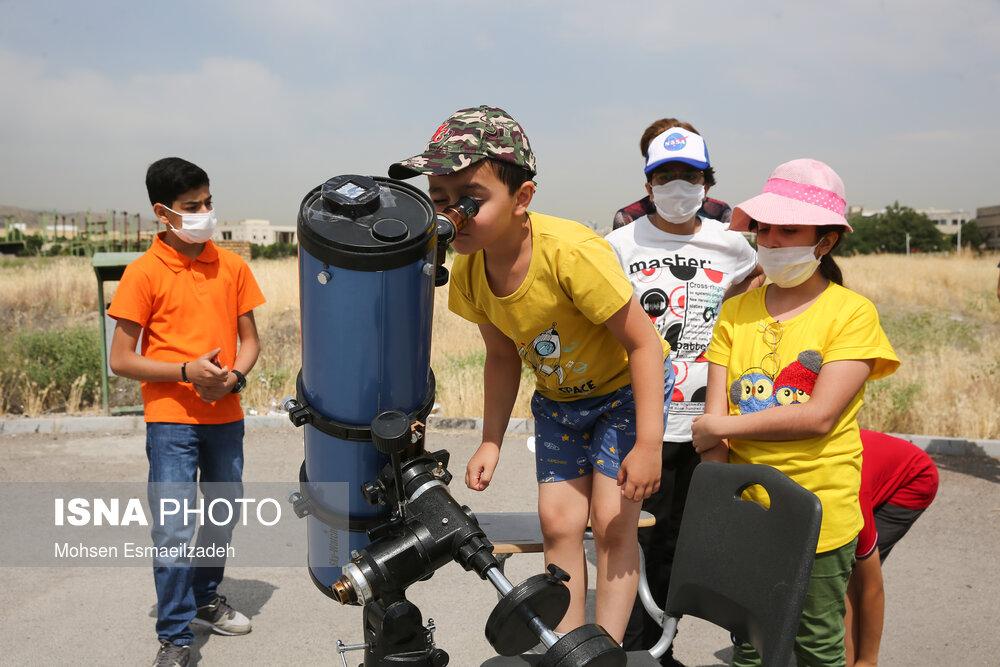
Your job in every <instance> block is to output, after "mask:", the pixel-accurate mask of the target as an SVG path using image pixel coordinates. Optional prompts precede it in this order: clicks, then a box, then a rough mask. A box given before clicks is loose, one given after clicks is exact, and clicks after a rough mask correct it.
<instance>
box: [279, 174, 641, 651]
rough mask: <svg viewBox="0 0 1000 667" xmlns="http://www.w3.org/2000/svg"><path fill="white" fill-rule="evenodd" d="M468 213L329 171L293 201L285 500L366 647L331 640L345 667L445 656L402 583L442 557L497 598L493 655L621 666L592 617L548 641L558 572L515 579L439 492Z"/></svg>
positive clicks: (320, 582) (443, 483) (562, 605)
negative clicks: (442, 327)
mask: <svg viewBox="0 0 1000 667" xmlns="http://www.w3.org/2000/svg"><path fill="white" fill-rule="evenodd" d="M477 212H478V204H477V202H476V201H475V200H474V199H472V198H470V197H463V198H462V199H461V200H459V202H458V203H456V204H455V205H454V206H451V207H449V208H448V209H446V210H445V211H443V212H442V213H440V214H435V213H434V210H433V207H432V205H431V203H430V201H429V200H428V199H427V197H426V196H425V195H424V194H423V193H422V192H420V191H419V190H416V189H415V188H413V187H411V186H408V185H406V184H405V183H400V182H398V181H392V180H389V179H381V178H371V177H365V176H357V175H345V176H339V177H336V178H332V179H330V180H329V181H327V182H326V183H324V184H323V185H321V186H319V187H317V188H314V189H313V190H312V191H311V192H309V194H307V195H306V197H305V199H304V200H303V202H302V205H301V206H300V210H299V219H298V233H299V285H300V305H301V324H302V362H303V363H302V370H301V371H300V373H299V376H298V380H297V389H296V396H295V398H291V397H290V398H288V399H286V400H285V401H284V403H283V406H284V407H285V409H286V410H287V411H288V416H289V419H290V420H291V421H292V423H293V424H295V425H296V426H301V427H303V438H304V444H305V460H304V462H303V465H302V468H301V470H300V474H299V491H298V492H296V493H294V494H292V496H291V497H290V499H291V500H292V502H293V504H294V507H295V511H296V513H297V514H298V515H299V516H301V517H306V521H307V531H308V536H309V572H310V575H311V576H312V579H313V582H314V583H315V584H316V585H317V587H319V589H320V590H321V591H323V592H324V593H325V594H326V595H328V596H330V597H331V598H333V599H335V600H337V601H338V602H340V603H342V604H354V605H361V606H363V607H364V611H363V624H364V643H362V644H358V645H354V646H347V645H344V644H343V643H340V642H338V650H339V651H340V656H341V659H342V661H343V664H344V665H345V667H346V666H347V658H346V656H345V652H346V651H350V650H355V649H356V650H361V649H363V650H364V663H363V665H364V667H388V666H390V665H415V666H428V667H430V666H433V667H441V666H443V665H446V664H448V654H447V653H445V652H444V651H443V650H442V649H440V648H438V647H437V646H435V644H434V641H433V630H434V624H433V621H432V620H429V621H428V624H427V625H426V626H425V625H424V624H423V619H422V616H421V613H420V610H419V609H417V607H416V605H414V604H413V603H412V602H410V601H408V600H407V599H406V597H405V590H406V588H408V587H409V586H410V585H412V584H414V583H416V582H418V581H421V580H424V579H428V578H429V577H430V576H432V575H433V573H434V572H435V571H436V570H437V569H438V568H440V567H442V566H443V565H445V564H447V563H448V562H450V561H452V560H454V561H456V562H458V563H459V564H460V565H462V567H463V568H465V569H466V570H472V571H475V572H476V573H477V574H478V575H479V576H480V577H481V578H483V579H486V580H488V581H490V582H491V583H492V584H493V585H494V587H495V588H496V589H497V591H498V592H499V593H500V594H501V595H502V596H503V597H502V599H501V600H500V602H499V603H498V604H497V606H496V608H495V609H494V610H493V613H492V614H491V615H490V618H489V620H488V621H487V624H486V637H487V639H488V640H489V641H490V643H491V645H492V646H493V647H494V648H495V649H496V651H497V652H498V653H500V654H501V655H506V656H513V655H517V654H519V653H522V652H524V651H526V650H528V649H530V648H532V647H533V646H535V645H536V644H537V643H538V641H539V640H540V641H541V642H542V643H543V644H544V645H545V646H546V647H549V650H548V651H547V652H546V654H545V656H544V657H543V660H542V663H541V664H542V665H546V666H547V667H555V666H559V667H580V666H583V665H593V666H594V667H598V666H604V665H607V666H609V667H610V666H616V667H618V666H621V665H624V664H625V654H624V651H622V649H621V648H620V647H619V646H618V644H617V643H616V642H615V641H614V640H613V639H612V638H611V637H610V636H609V635H607V633H606V632H605V631H604V630H603V628H601V627H600V626H596V625H593V626H584V627H582V628H578V629H577V630H574V631H573V632H571V633H569V634H567V635H566V636H565V637H563V638H562V639H559V638H558V637H556V635H555V634H554V633H553V632H552V631H551V629H550V628H551V627H553V626H554V625H555V624H557V623H558V622H559V621H560V620H561V619H562V617H563V615H564V614H565V612H566V609H567V607H568V605H569V592H568V590H567V589H566V587H565V585H564V583H563V582H564V581H565V580H566V579H568V577H567V575H566V574H565V573H564V572H562V571H561V570H559V568H557V567H555V566H550V571H549V572H547V573H544V574H540V575H536V576H534V577H530V578H529V579H527V580H526V581H524V582H522V583H521V584H518V585H517V586H514V585H512V584H511V582H510V581H509V580H508V579H507V578H506V577H505V576H504V574H503V572H502V570H501V567H500V564H499V563H498V561H497V560H496V558H495V557H494V556H493V553H492V552H493V545H492V544H490V542H489V540H488V539H487V537H486V535H485V533H484V532H483V531H482V529H481V528H480V526H479V523H478V522H477V521H476V518H475V515H474V514H473V512H472V510H470V509H469V508H468V507H465V506H462V505H459V504H458V503H457V502H456V501H455V500H454V498H452V496H451V494H450V493H449V491H448V486H447V485H448V483H449V482H450V480H451V473H449V472H448V469H447V466H448V459H449V456H448V452H447V451H444V450H442V451H438V452H433V453H431V454H428V453H427V452H425V450H424V423H425V422H426V417H427V416H428V414H429V413H430V409H431V406H432V405H433V401H434V393H435V388H434V376H433V373H432V372H431V370H430V364H429V358H430V342H431V341H430V337H431V317H432V312H433V297H434V287H435V286H440V285H443V284H445V283H446V282H447V280H448V272H447V269H445V267H444V256H445V251H446V249H447V246H448V244H449V243H450V242H451V241H452V240H453V239H454V237H455V234H456V233H457V232H458V231H460V230H461V229H462V227H464V225H465V224H466V223H467V221H468V220H469V219H470V218H471V217H473V216H475V214H476V213H477ZM336 488H341V489H343V488H346V493H337V492H336V491H335V489H336ZM347 554H349V555H350V557H349V558H347V557H346V556H347Z"/></svg>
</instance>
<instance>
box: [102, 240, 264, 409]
mask: <svg viewBox="0 0 1000 667" xmlns="http://www.w3.org/2000/svg"><path fill="white" fill-rule="evenodd" d="M164 234H166V232H160V233H159V234H157V236H156V239H155V240H154V241H153V245H152V246H151V247H150V248H149V250H147V251H146V252H144V253H143V254H142V256H141V257H139V258H138V259H137V260H135V261H134V262H132V263H131V264H129V265H128V267H127V268H126V269H125V273H124V275H123V276H122V279H121V282H120V283H119V284H118V289H117V290H116V291H115V296H114V298H113V299H112V301H111V307H110V308H109V309H108V315H110V316H111V317H113V318H115V319H120V320H130V321H132V322H135V323H137V324H139V325H141V326H142V329H143V332H142V356H144V357H149V358H150V359H156V360H158V361H167V362H173V363H178V364H180V363H182V362H185V361H193V360H195V359H197V358H198V357H200V356H201V355H203V354H205V353H206V352H210V351H211V350H214V349H215V348H217V347H218V348H221V351H220V352H219V363H221V364H222V365H223V366H227V367H229V368H232V367H233V362H235V361H236V349H237V347H236V343H237V327H236V320H237V318H238V317H239V316H240V315H243V314H244V313H248V312H250V311H251V310H253V309H254V308H256V307H257V306H259V305H261V304H262V303H264V295H263V294H262V293H261V291H260V287H258V285H257V281H256V280H255V279H254V277H253V273H251V271H250V267H249V266H247V263H246V262H244V261H243V258H241V257H240V256H239V255H237V254H236V253H233V252H230V251H228V250H225V249H223V248H219V247H217V246H216V245H215V244H214V243H212V242H211V241H208V242H207V243H205V248H204V249H203V250H202V251H201V254H200V255H198V257H197V258H195V259H191V258H190V257H185V256H184V255H182V254H180V253H179V252H177V251H176V250H174V249H173V248H171V247H170V246H169V245H167V244H166V243H164V242H163V235H164ZM142 403H143V407H144V408H145V413H146V414H145V417H146V421H147V422H172V423H180V424H228V423H229V422H234V421H237V420H240V419H243V409H242V407H240V397H239V394H227V395H226V396H225V397H223V398H221V399H219V400H218V401H215V402H213V403H206V402H205V401H203V400H201V398H200V397H199V396H198V392H196V391H195V390H194V387H193V386H192V385H190V384H187V383H184V382H143V383H142Z"/></svg>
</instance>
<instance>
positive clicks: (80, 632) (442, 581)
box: [0, 425, 1000, 667]
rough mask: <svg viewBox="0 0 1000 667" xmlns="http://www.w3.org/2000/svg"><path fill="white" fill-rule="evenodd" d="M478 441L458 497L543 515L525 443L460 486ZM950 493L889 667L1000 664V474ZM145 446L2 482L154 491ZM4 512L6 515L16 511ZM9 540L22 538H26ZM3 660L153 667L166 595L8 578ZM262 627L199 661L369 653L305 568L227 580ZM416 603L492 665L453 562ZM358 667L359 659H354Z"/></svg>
mask: <svg viewBox="0 0 1000 667" xmlns="http://www.w3.org/2000/svg"><path fill="white" fill-rule="evenodd" d="M478 442H479V441H478V434H477V433H475V432H473V431H453V430H431V431H429V432H428V443H427V447H428V449H441V448H444V449H448V450H449V451H450V452H451V455H452V466H451V468H452V471H453V472H454V473H455V474H456V481H455V482H453V484H452V493H453V495H454V496H455V498H456V499H457V500H458V501H459V502H461V503H465V504H468V505H469V506H471V507H472V509H473V510H477V511H482V512H487V511H488V512H496V511H531V510H533V509H534V504H535V498H536V491H535V483H534V476H533V464H532V459H531V454H530V453H529V452H528V450H527V449H526V447H525V437H524V436H523V435H518V436H508V438H507V441H506V445H505V448H504V454H503V457H502V458H501V465H500V467H499V469H498V471H497V475H496V477H495V479H494V481H493V484H492V486H491V487H490V488H489V489H488V490H487V491H485V492H483V493H478V494H477V493H474V492H472V491H469V490H468V489H466V488H465V487H464V484H462V483H461V473H462V471H463V470H464V464H465V461H466V460H467V459H468V457H469V456H470V455H471V453H472V452H473V451H474V449H475V447H476V445H478ZM245 449H246V469H245V480H246V481H248V482H284V481H287V482H288V483H289V488H291V487H292V486H294V481H295V480H297V477H298V470H299V465H300V464H301V462H302V455H303V454H302V440H301V433H300V432H299V431H297V430H295V429H293V428H292V427H291V426H290V425H286V426H279V427H277V428H273V427H272V428H255V429H250V430H248V431H247V437H246V441H245ZM935 460H936V461H937V463H938V467H939V470H940V475H941V486H940V490H939V492H938V496H937V499H936V500H935V502H934V504H933V505H932V506H931V507H930V508H929V509H928V510H927V511H926V512H925V513H924V515H923V516H922V517H921V518H920V520H919V521H918V522H917V523H916V525H915V526H914V527H913V529H912V530H911V531H910V533H909V534H908V535H907V536H906V538H905V539H904V540H903V541H902V542H901V543H900V544H899V545H898V546H897V547H896V549H895V550H894V551H893V553H892V556H891V557H890V558H889V559H888V561H887V562H886V565H885V580H886V599H887V603H886V604H887V609H886V624H885V625H886V628H885V634H884V639H883V643H882V654H881V655H882V662H881V664H882V665H887V666H892V665H908V666H909V665H935V666H937V665H962V666H966V665H968V666H974V665H997V664H1000V659H998V658H997V656H996V638H997V636H998V634H997V629H996V622H997V618H998V616H1000V602H998V601H1000V576H998V574H997V554H998V553H1000V461H998V460H997V459H995V458H991V457H985V456H979V457H962V456H945V455H935ZM146 471H147V464H146V458H145V451H144V435H143V433H142V432H141V431H139V432H129V433H110V432H101V431H100V430H99V429H98V430H95V431H90V432H79V433H70V434H37V433H35V434H17V435H0V481H3V482H78V481H90V482H96V481H101V482H111V481H142V480H144V479H145V477H146ZM15 511H17V509H16V507H5V508H4V512H15ZM2 539H3V540H11V541H16V540H18V536H17V535H14V534H8V535H4V536H3V537H2ZM541 568H542V559H541V556H540V555H537V554H528V555H519V556H515V557H514V558H512V559H511V560H510V561H509V562H508V564H507V574H508V576H509V577H510V579H511V580H512V581H514V582H518V581H521V580H523V579H524V578H526V577H528V576H530V575H532V574H535V573H537V572H539V571H541ZM2 572H3V582H4V585H3V587H2V589H0V613H2V616H3V618H4V619H5V621H4V626H5V628H6V630H5V632H4V635H5V637H6V639H5V641H4V642H3V646H2V652H0V663H3V664H14V665H26V664H47V665H70V664H73V665H79V664H84V665H87V664H103V665H108V664H112V665H117V664H148V663H149V662H151V661H152V658H153V656H154V654H155V652H156V648H157V643H156V637H155V632H154V629H153V625H154V617H155V611H154V610H155V602H156V599H155V593H154V590H153V579H152V574H151V572H150V570H149V568H148V567H52V566H47V567H9V566H4V567H3V568H2ZM220 592H222V593H223V594H225V595H227V596H228V598H229V601H230V602H231V603H232V604H233V605H234V606H236V607H237V608H239V609H241V610H242V611H244V612H245V613H246V614H247V615H249V616H250V617H251V618H252V620H253V624H254V630H253V632H252V633H251V634H249V635H247V636H244V637H223V636H217V635H210V634H208V633H206V632H205V631H203V630H196V631H195V635H196V643H195V646H194V652H193V657H194V658H195V660H196V662H197V663H198V664H204V665H213V664H240V665H302V664H328V665H338V664H341V663H340V661H339V659H338V658H337V654H336V642H337V640H338V639H340V640H343V641H344V643H346V644H351V643H356V642H359V641H361V637H362V626H361V610H360V608H358V607H342V606H341V605H339V604H337V603H336V602H334V601H332V600H330V599H328V598H327V597H325V596H324V595H322V594H321V593H320V592H319V591H318V590H317V589H316V587H315V586H314V585H313V583H312V581H311V580H310V578H309V576H308V574H307V572H306V570H305V568H301V567H230V568H228V569H227V572H226V579H225V581H224V582H223V584H222V588H221V591H220ZM407 596H408V597H409V598H410V599H411V600H413V601H414V602H415V603H416V604H417V605H418V606H419V607H420V609H421V611H422V612H423V615H424V618H425V619H426V618H427V617H430V618H433V619H434V622H435V624H436V626H437V632H436V634H435V639H436V641H437V644H438V645H439V646H440V647H442V648H443V649H445V650H446V651H447V652H448V653H449V654H450V656H451V662H450V664H451V665H458V666H462V667H468V666H474V665H479V664H480V663H481V662H482V661H483V660H485V659H487V658H489V657H490V656H492V655H493V652H492V650H491V648H490V646H489V644H488V642H487V641H486V639H485V637H484V634H483V628H484V626H485V622H486V619H487V617H488V616H489V613H490V611H491V610H492V608H493V606H494V605H495V604H496V595H495V593H494V589H493V587H492V586H491V585H490V584H489V583H487V582H484V581H482V580H480V579H479V578H478V577H477V576H475V575H474V574H472V573H469V572H465V571H464V570H462V569H461V568H460V567H459V566H457V565H454V564H452V565H448V566H446V567H444V568H442V569H441V570H439V571H438V572H437V573H436V574H435V576H434V577H433V578H431V579H430V580H428V581H425V582H420V583H418V584H415V585H413V586H412V587H411V588H410V589H409V590H408V591H407ZM728 646H729V638H728V633H726V632H725V631H723V630H721V629H719V628H716V627H714V626H712V625H710V624H708V623H705V622H702V621H700V620H698V619H692V618H685V619H684V620H682V622H681V625H680V631H679V634H678V637H677V640H676V642H675V651H676V655H677V657H678V658H679V659H680V660H681V661H683V662H684V663H685V664H686V665H688V666H689V667H691V666H694V665H724V664H728V658H729V655H730V650H729V648H728ZM349 655H351V656H352V658H353V659H352V660H351V661H349V664H351V665H355V664H357V663H358V662H359V661H360V657H359V656H360V654H358V653H354V654H349Z"/></svg>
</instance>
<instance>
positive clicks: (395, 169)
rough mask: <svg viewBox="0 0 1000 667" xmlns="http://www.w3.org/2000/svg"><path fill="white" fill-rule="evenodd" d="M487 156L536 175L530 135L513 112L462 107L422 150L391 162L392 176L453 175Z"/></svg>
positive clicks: (490, 108) (492, 108)
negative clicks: (408, 157) (513, 115)
mask: <svg viewBox="0 0 1000 667" xmlns="http://www.w3.org/2000/svg"><path fill="white" fill-rule="evenodd" d="M486 158H493V159H494V160H501V161H503V162H510V163H511V164H515V165H517V166H519V167H523V168H525V169H527V170H528V171H529V172H531V175H532V176H534V175H535V155H534V153H532V152H531V145H530V144H529V143H528V135H526V134H525V133H524V130H523V129H522V128H521V126H520V125H519V124H518V122H517V121H516V120H514V119H513V118H512V117H511V115H510V114H508V113H507V112H506V111H504V110H503V109H499V108H497V107H487V106H480V107H476V108H474V109H473V108H470V109H459V110H458V111H456V112H455V113H453V114H452V115H451V116H449V117H448V119H447V120H445V121H444V122H443V123H441V126H440V127H439V128H438V129H437V131H436V132H434V136H432V137H431V139H430V141H428V142H427V148H425V149H424V152H423V153H421V154H420V155H415V156H414V157H411V158H410V159H408V160H402V161H400V162H396V163H394V164H392V165H390V166H389V176H390V177H391V178H410V177H412V176H417V175H418V174H429V175H435V176H441V175H444V174H452V173H454V172H456V171H459V170H460V169H464V168H466V167H468V166H469V165H472V164H475V163H476V162H479V161H480V160H484V159H486Z"/></svg>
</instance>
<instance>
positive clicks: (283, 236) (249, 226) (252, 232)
mask: <svg viewBox="0 0 1000 667" xmlns="http://www.w3.org/2000/svg"><path fill="white" fill-rule="evenodd" d="M212 240H213V241H247V242H249V243H253V244H254V245H274V244H275V243H292V244H294V243H297V242H298V241H297V239H296V236H295V227H294V226H291V225H287V226H280V225H272V224H271V223H270V221H268V220H241V221H240V222H220V223H219V224H218V225H216V227H215V233H214V234H212Z"/></svg>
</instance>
